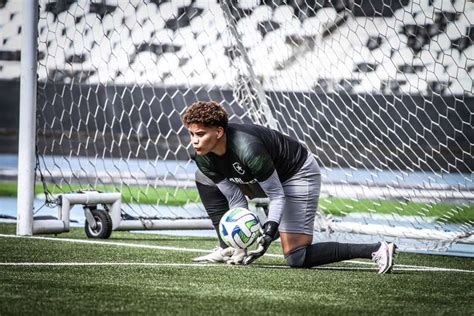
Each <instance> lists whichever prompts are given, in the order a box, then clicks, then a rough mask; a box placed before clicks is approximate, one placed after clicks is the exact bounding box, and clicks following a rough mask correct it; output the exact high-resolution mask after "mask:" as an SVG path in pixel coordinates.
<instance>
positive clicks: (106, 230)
mask: <svg viewBox="0 0 474 316" xmlns="http://www.w3.org/2000/svg"><path fill="white" fill-rule="evenodd" d="M91 213H92V216H94V219H95V220H96V222H97V226H96V228H95V229H92V228H91V227H90V226H89V222H88V221H87V220H86V224H85V230H86V235H87V237H89V238H96V239H107V238H109V237H110V235H111V234H112V219H111V218H110V215H109V213H108V212H106V211H104V210H97V209H95V210H91Z"/></svg>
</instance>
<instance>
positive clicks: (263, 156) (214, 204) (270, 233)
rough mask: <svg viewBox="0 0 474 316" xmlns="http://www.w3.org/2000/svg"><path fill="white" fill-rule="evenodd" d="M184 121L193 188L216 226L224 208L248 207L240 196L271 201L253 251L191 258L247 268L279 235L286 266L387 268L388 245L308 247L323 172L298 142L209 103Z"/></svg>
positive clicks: (189, 112) (220, 251) (325, 244)
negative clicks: (351, 262) (345, 263)
mask: <svg viewBox="0 0 474 316" xmlns="http://www.w3.org/2000/svg"><path fill="white" fill-rule="evenodd" d="M183 122H184V125H185V126H186V128H187V129H188V131H189V134H190V137H191V144H192V146H193V148H194V150H195V153H196V157H195V160H196V164H197V166H198V169H199V170H198V171H197V173H196V183H197V188H198V190H199V194H200V197H201V200H202V202H203V204H204V206H205V208H206V211H207V212H208V214H209V217H210V218H211V220H212V222H213V224H214V226H215V227H216V229H217V228H218V223H219V220H220V218H221V217H222V215H223V214H224V213H225V212H226V211H227V210H228V209H230V208H235V207H244V208H248V204H247V198H246V197H245V195H247V196H249V197H250V198H253V197H260V196H266V197H268V198H269V200H270V204H269V210H268V218H267V221H266V222H265V223H264V225H263V235H262V236H261V237H260V238H259V241H258V245H257V249H256V250H254V251H250V252H249V253H248V254H246V253H245V251H238V250H235V249H232V248H229V247H226V246H225V244H224V243H223V242H222V241H221V246H220V247H219V248H217V249H216V250H215V251H214V252H212V253H211V254H209V255H206V256H203V257H199V258H196V259H195V260H194V261H201V262H202V261H209V262H219V261H220V262H224V261H226V262H229V263H233V264H242V263H243V264H250V263H252V262H253V261H255V260H256V259H258V258H259V257H261V256H262V255H263V254H264V253H265V252H266V251H267V249H268V247H269V245H270V243H271V242H272V241H273V240H274V239H275V237H276V236H277V233H278V232H279V234H280V240H281V246H282V248H283V253H284V255H285V259H286V262H287V264H288V265H289V266H290V267H295V268H310V267H314V266H319V265H323V264H328V263H333V262H339V261H342V260H348V259H353V258H368V259H372V260H373V261H375V263H376V264H377V265H378V271H379V273H386V272H390V271H391V269H392V267H393V256H394V252H395V245H394V244H392V243H387V242H384V241H382V242H380V243H374V244H347V243H337V242H321V243H314V244H312V241H313V230H314V218H315V215H316V211H317V207H318V201H319V194H320V188H321V173H320V169H319V167H318V164H317V162H316V160H315V158H314V157H313V155H311V154H309V153H308V151H307V149H306V148H305V147H303V146H302V145H301V144H300V143H298V142H297V141H295V140H293V139H291V138H290V137H287V136H285V135H283V134H281V133H279V132H277V131H274V130H271V129H269V128H265V127H262V126H258V125H251V124H232V123H228V114H227V112H226V111H225V109H224V108H223V107H222V106H221V105H219V104H218V103H217V102H214V101H209V102H206V101H198V102H195V103H193V104H192V105H191V106H189V107H188V108H187V109H186V112H185V113H184V115H183ZM217 235H218V236H219V234H217Z"/></svg>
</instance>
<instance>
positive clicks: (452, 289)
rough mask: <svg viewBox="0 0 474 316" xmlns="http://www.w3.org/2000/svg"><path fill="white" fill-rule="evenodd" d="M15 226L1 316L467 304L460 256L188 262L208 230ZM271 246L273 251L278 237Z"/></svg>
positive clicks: (4, 245)
mask: <svg viewBox="0 0 474 316" xmlns="http://www.w3.org/2000/svg"><path fill="white" fill-rule="evenodd" d="M14 233H15V226H14V225H8V224H0V257H1V258H0V315H23V314H33V313H35V314H36V313H38V314H40V315H42V314H47V315H49V314H61V315H64V314H148V315H153V314H160V315H162V314H170V315H175V314H186V315H200V314H252V315H253V314H267V315H268V314H279V315H307V314H436V315H439V314H449V315H472V314H473V311H474V260H473V259H468V258H458V257H446V256H429V255H416V254H406V253H401V254H399V255H398V257H397V260H396V266H395V268H394V271H393V273H392V274H389V275H382V276H381V275H378V274H377V273H376V272H375V267H374V266H372V265H368V264H364V263H370V261H367V260H357V262H355V263H354V262H352V263H346V262H344V263H339V264H331V265H329V266H326V267H322V268H318V269H309V270H305V269H287V268H286V267H285V263H284V260H283V258H282V257H281V256H279V257H267V256H266V257H263V258H261V259H260V260H259V261H257V262H255V263H254V264H252V265H250V266H246V267H241V266H237V267H233V266H227V265H225V264H213V265H198V264H192V263H191V259H192V258H193V257H195V256H197V255H200V254H202V252H203V250H207V249H212V248H213V247H214V246H215V244H216V240H215V239H213V238H195V237H193V238H190V237H175V236H164V235H145V234H132V233H126V232H114V233H113V234H112V237H111V239H109V240H107V241H102V242H103V243H95V244H94V243H89V242H90V241H91V240H87V239H86V238H85V234H84V232H83V230H82V229H73V230H72V231H71V232H70V233H66V234H61V235H58V236H56V237H55V236H47V238H48V239H40V238H15V237H13V236H14ZM8 236H10V237H8ZM66 240H67V241H66ZM80 241H84V242H87V243H80ZM145 247H148V248H145ZM153 247H154V248H153ZM166 247H173V248H166ZM270 253H273V254H280V253H281V251H280V249H279V244H278V243H274V244H273V245H272V247H271V249H270ZM359 262H362V263H359ZM14 264H16V265H14ZM19 264H22V265H19ZM35 264H36V265H35ZM39 264H42V265H39ZM426 267H431V268H443V269H445V270H444V271H439V270H435V269H428V268H426ZM456 269H457V270H456ZM461 270H462V271H461Z"/></svg>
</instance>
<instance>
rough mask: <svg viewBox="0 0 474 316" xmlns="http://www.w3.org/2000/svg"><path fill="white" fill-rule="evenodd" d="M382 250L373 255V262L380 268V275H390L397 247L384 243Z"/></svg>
mask: <svg viewBox="0 0 474 316" xmlns="http://www.w3.org/2000/svg"><path fill="white" fill-rule="evenodd" d="M380 244H381V245H380V248H379V250H377V251H376V252H374V253H372V261H374V262H375V263H376V264H377V266H378V267H379V272H378V273H379V274H384V273H390V272H391V271H392V268H393V257H394V255H395V250H396V249H397V246H396V245H395V244H393V243H387V242H385V241H382V242H381V243H380Z"/></svg>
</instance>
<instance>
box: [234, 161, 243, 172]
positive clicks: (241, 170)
mask: <svg viewBox="0 0 474 316" xmlns="http://www.w3.org/2000/svg"><path fill="white" fill-rule="evenodd" d="M232 167H234V169H235V171H237V173H238V174H240V175H242V174H244V173H245V170H244V168H242V166H241V165H240V164H239V163H238V162H234V163H233V164H232Z"/></svg>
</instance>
